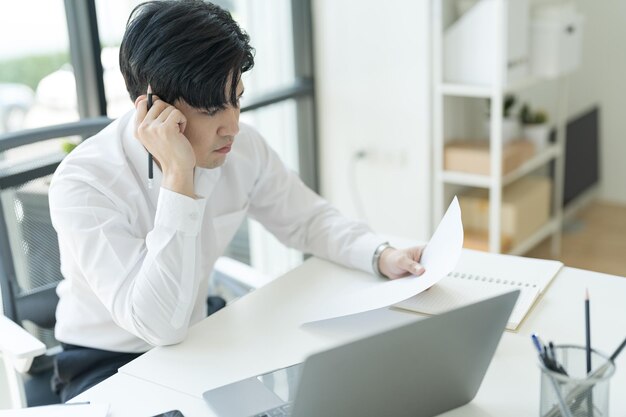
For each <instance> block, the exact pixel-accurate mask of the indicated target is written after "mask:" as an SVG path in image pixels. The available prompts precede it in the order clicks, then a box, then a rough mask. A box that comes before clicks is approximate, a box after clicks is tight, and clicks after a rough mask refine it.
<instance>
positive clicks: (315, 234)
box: [249, 137, 384, 273]
mask: <svg viewBox="0 0 626 417" xmlns="http://www.w3.org/2000/svg"><path fill="white" fill-rule="evenodd" d="M257 139H258V140H257V141H256V146H257V150H256V151H257V155H259V157H260V159H261V164H260V167H261V168H260V172H259V176H258V177H259V179H258V181H257V183H256V185H255V187H254V189H253V192H252V195H251V202H250V212H249V213H250V216H251V217H252V218H254V219H256V220H258V221H259V222H261V223H262V224H263V225H264V226H265V227H266V228H267V229H268V230H269V231H270V232H271V233H272V234H274V235H275V236H276V237H277V238H278V239H279V240H280V241H281V242H283V243H285V244H286V245H288V246H291V247H293V248H296V249H298V250H301V251H303V252H307V253H311V254H313V255H315V256H318V257H321V258H325V259H329V260H331V261H333V262H336V263H339V264H342V265H345V266H348V267H351V268H357V269H360V270H362V271H365V272H370V273H371V272H373V270H372V256H373V255H374V251H375V250H376V248H377V247H378V246H379V245H380V244H381V243H383V242H384V239H382V238H381V237H379V236H377V235H376V234H374V233H373V232H372V231H371V229H370V228H369V227H368V226H367V225H366V224H365V223H363V222H360V221H356V220H352V219H349V218H347V217H345V216H344V215H342V214H341V213H340V212H339V211H338V210H337V209H336V208H334V207H333V206H332V205H331V204H330V203H328V202H327V201H326V200H324V199H323V198H322V197H320V196H319V195H318V194H316V193H315V192H313V191H312V190H311V189H310V188H308V187H307V186H306V185H305V184H304V183H303V182H302V180H301V179H300V178H299V176H298V175H297V174H296V173H294V172H293V171H291V170H289V169H288V168H287V167H286V166H285V165H284V164H283V162H282V161H281V160H280V158H279V157H278V155H276V153H275V152H274V151H273V150H272V149H271V148H270V147H269V146H268V145H267V144H266V143H265V141H264V140H263V139H262V138H260V137H259V138H257Z"/></svg>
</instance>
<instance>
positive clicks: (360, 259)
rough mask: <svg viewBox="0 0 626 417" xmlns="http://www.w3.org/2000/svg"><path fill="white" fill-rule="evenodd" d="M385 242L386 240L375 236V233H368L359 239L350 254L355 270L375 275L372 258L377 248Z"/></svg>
mask: <svg viewBox="0 0 626 417" xmlns="http://www.w3.org/2000/svg"><path fill="white" fill-rule="evenodd" d="M385 242H386V240H385V239H383V238H382V237H380V236H377V235H375V234H374V233H368V234H366V235H364V236H361V237H359V238H358V239H357V240H356V241H355V242H354V243H353V244H352V248H351V254H350V258H351V259H350V261H351V263H352V265H353V266H354V267H355V268H358V269H360V270H362V271H365V272H369V273H370V274H373V273H374V270H373V269H372V257H373V256H374V252H375V251H376V248H377V247H378V246H380V245H382V244H383V243H385Z"/></svg>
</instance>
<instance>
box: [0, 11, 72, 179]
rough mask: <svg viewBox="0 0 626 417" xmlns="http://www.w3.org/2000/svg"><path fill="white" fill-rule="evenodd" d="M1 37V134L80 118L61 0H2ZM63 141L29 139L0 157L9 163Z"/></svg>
mask: <svg viewBox="0 0 626 417" xmlns="http://www.w3.org/2000/svg"><path fill="white" fill-rule="evenodd" d="M35 10H36V13H34V12H33V11H35ZM0 38H1V39H3V40H4V41H3V42H0V134H1V133H7V132H13V131H17V130H21V129H27V128H35V127H40V126H46V125H56V124H60V123H67V122H72V121H76V120H78V118H79V115H78V111H77V100H76V83H75V81H74V75H73V72H72V67H71V65H70V54H69V38H68V32H67V19H66V17H65V7H64V2H63V0H22V1H6V2H3V3H2V6H1V10H0ZM63 142H65V139H59V140H56V141H52V142H47V143H45V144H34V145H30V146H29V147H23V149H22V150H20V151H8V152H5V153H4V154H3V155H0V159H3V160H4V161H2V165H3V167H5V168H6V166H7V165H10V164H12V163H13V162H16V161H14V158H18V159H22V160H23V159H36V158H39V157H41V156H42V155H48V154H50V152H53V153H56V152H59V151H61V145H62V143H63Z"/></svg>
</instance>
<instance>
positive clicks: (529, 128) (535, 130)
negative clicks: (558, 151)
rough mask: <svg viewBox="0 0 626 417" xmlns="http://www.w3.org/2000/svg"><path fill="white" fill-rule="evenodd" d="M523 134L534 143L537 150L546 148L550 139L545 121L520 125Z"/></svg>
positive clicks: (548, 128)
mask: <svg viewBox="0 0 626 417" xmlns="http://www.w3.org/2000/svg"><path fill="white" fill-rule="evenodd" d="M522 134H523V136H524V137H525V138H526V139H528V140H530V141H531V142H532V143H534V145H535V149H536V151H537V152H541V151H542V150H544V149H546V148H547V147H548V145H549V141H550V126H549V125H548V124H547V123H542V124H538V125H524V126H523V127H522Z"/></svg>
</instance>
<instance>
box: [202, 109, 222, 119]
mask: <svg viewBox="0 0 626 417" xmlns="http://www.w3.org/2000/svg"><path fill="white" fill-rule="evenodd" d="M220 110H222V109H221V108H220V107H211V108H209V109H206V110H205V111H203V112H202V113H203V114H206V115H207V116H209V117H211V116H215V115H216V114H217V113H219V111H220Z"/></svg>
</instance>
